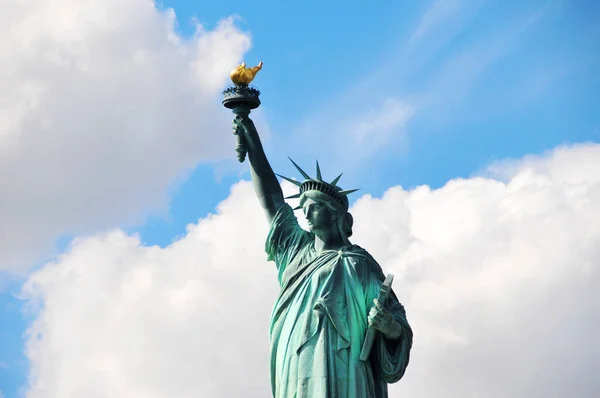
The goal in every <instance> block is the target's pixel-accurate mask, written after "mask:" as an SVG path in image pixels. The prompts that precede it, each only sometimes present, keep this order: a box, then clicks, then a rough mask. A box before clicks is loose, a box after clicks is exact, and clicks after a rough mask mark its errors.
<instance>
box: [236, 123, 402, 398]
mask: <svg viewBox="0 0 600 398" xmlns="http://www.w3.org/2000/svg"><path fill="white" fill-rule="evenodd" d="M236 115H237V117H236V118H235V119H234V121H233V128H234V131H235V133H236V134H237V135H238V137H239V139H240V140H241V142H242V143H243V145H244V148H245V150H246V151H247V154H248V160H249V165H250V172H251V175H252V181H253V184H254V189H255V191H256V194H257V197H258V199H259V203H260V204H261V206H262V207H263V209H264V211H265V214H266V217H267V220H268V222H269V223H270V228H269V233H268V236H267V238H266V243H265V251H266V253H267V259H268V260H269V261H273V262H274V263H275V268H276V271H277V277H278V281H279V285H280V292H279V294H278V296H277V298H276V302H275V306H274V309H273V312H272V316H271V325H270V331H269V333H270V353H271V354H270V363H271V387H272V392H273V396H274V397H276V398H300V397H303V398H381V397H387V396H388V392H387V385H388V384H389V383H394V382H396V381H398V380H400V378H402V376H403V375H404V372H405V370H406V368H407V365H408V362H409V357H410V350H411V347H412V338H413V334H412V330H411V328H410V326H409V324H408V321H407V319H406V313H405V310H404V307H403V306H402V305H401V304H400V302H399V301H398V298H397V296H396V295H395V294H394V292H393V291H389V297H388V296H387V295H386V298H387V299H386V300H385V301H383V300H382V302H380V301H378V297H383V296H380V291H381V290H382V283H383V281H384V279H385V275H384V273H383V271H382V269H381V267H380V266H379V264H378V263H377V262H376V261H375V259H374V258H373V257H372V256H371V255H370V254H369V253H368V252H367V251H366V250H364V249H363V248H361V247H360V246H358V245H356V244H352V243H351V242H350V241H349V237H350V236H351V235H352V225H353V218H352V216H351V215H350V213H348V199H347V196H346V195H348V194H350V193H351V192H354V191H355V190H353V189H351V190H342V189H341V188H340V187H339V186H337V183H338V181H339V179H340V177H341V174H340V176H338V177H337V178H335V179H334V180H333V181H332V182H331V183H327V182H325V181H324V180H323V176H322V172H321V168H320V167H319V164H318V163H317V167H316V177H315V178H314V179H312V178H311V177H310V176H309V175H308V174H307V173H306V172H305V171H304V170H302V169H301V168H300V167H299V166H298V165H297V164H296V163H294V162H293V161H292V163H293V164H294V166H295V167H296V169H297V170H298V171H299V172H300V174H301V175H302V177H303V178H304V181H303V182H299V181H296V180H293V179H291V178H288V177H283V176H280V177H281V178H283V179H286V180H287V181H290V182H291V183H293V184H295V185H296V186H298V187H299V190H300V192H299V193H298V194H295V195H292V196H291V197H290V198H299V199H300V204H301V205H300V207H298V209H301V210H302V214H303V216H304V217H305V218H306V220H307V223H308V225H309V228H308V230H304V229H302V228H301V227H300V225H299V224H298V220H297V218H296V216H295V215H294V212H293V210H292V208H291V207H290V206H289V205H288V204H287V203H286V202H285V200H284V197H283V192H282V191H281V186H280V185H279V181H278V180H277V177H276V174H275V173H274V172H273V170H272V168H271V166H270V164H269V162H268V160H267V157H266V155H265V153H264V150H263V147H262V143H261V142H260V138H259V135H258V132H257V131H256V128H255V126H254V123H253V122H252V120H251V119H250V118H249V117H248V113H246V114H243V113H242V112H236ZM290 160H291V159H290ZM384 288H386V287H385V286H384ZM390 290H391V288H390ZM369 330H370V332H369V333H368V334H369V337H367V338H365V337H366V336H367V332H368V331H369ZM365 340H367V341H370V342H371V343H369V345H370V344H372V348H371V349H369V347H367V348H366V349H365V351H364V352H365V353H369V355H368V356H367V355H364V358H363V360H361V358H360V357H361V351H363V348H364V346H365Z"/></svg>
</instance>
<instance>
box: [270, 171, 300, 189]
mask: <svg viewBox="0 0 600 398" xmlns="http://www.w3.org/2000/svg"><path fill="white" fill-rule="evenodd" d="M275 175H276V176H278V177H281V178H283V179H284V180H286V181H289V182H291V183H292V184H294V185H295V186H297V187H299V186H301V185H302V183H301V182H298V181H296V180H292V179H291V178H287V177H285V176H282V175H281V174H277V173H275Z"/></svg>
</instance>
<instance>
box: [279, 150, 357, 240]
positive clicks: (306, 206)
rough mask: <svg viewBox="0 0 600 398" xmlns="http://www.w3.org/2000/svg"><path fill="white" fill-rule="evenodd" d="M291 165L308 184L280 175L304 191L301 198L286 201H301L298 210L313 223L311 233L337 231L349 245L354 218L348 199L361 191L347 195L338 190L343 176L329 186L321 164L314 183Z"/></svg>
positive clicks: (352, 190) (340, 189)
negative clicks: (338, 183)
mask: <svg viewBox="0 0 600 398" xmlns="http://www.w3.org/2000/svg"><path fill="white" fill-rule="evenodd" d="M290 161H291V162H292V163H293V164H294V166H295V167H296V168H297V169H298V171H299V172H300V174H302V176H303V177H304V178H305V180H304V182H302V183H300V182H298V181H295V180H292V179H290V178H287V177H284V176H281V175H280V177H281V178H283V179H285V180H287V181H290V182H291V183H293V184H295V185H296V186H298V187H299V188H300V192H299V193H298V194H296V195H292V196H289V197H287V198H286V199H292V198H299V199H300V206H298V207H296V208H295V209H294V210H298V209H302V210H303V212H304V215H305V217H306V219H307V221H308V222H309V228H310V230H311V232H314V233H319V232H323V231H327V230H328V231H332V230H337V231H339V233H340V236H341V237H342V238H343V239H344V240H346V241H347V240H348V238H349V237H350V236H352V224H353V219H352V215H351V214H350V213H348V206H349V203H348V197H347V195H348V194H350V193H352V192H355V191H357V189H351V190H347V191H344V190H342V188H340V187H339V186H337V182H338V181H339V179H340V178H341V177H342V175H341V174H340V175H339V176H338V177H337V178H335V179H334V180H333V181H332V182H330V183H327V182H325V181H324V180H323V178H322V176H321V170H320V168H319V162H317V177H316V178H314V179H313V178H311V177H310V176H309V175H308V174H306V173H305V172H304V171H303V170H302V169H301V168H300V167H299V166H298V165H297V164H296V163H294V161H293V160H292V159H290Z"/></svg>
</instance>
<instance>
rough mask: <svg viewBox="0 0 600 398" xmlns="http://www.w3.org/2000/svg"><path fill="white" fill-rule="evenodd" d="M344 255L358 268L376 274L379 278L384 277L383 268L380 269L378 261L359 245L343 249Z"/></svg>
mask: <svg viewBox="0 0 600 398" xmlns="http://www.w3.org/2000/svg"><path fill="white" fill-rule="evenodd" d="M344 255H345V257H346V258H347V259H348V260H349V261H351V262H353V263H355V264H356V265H359V266H360V268H362V269H364V270H368V271H370V272H373V273H375V274H377V277H378V278H380V279H381V278H383V277H384V275H383V270H382V269H381V266H380V265H379V263H378V262H377V261H376V260H375V258H373V256H372V255H371V254H370V253H369V252H368V251H366V250H365V249H363V248H362V247H360V246H359V245H351V246H350V247H348V248H347V250H345V251H344ZM360 268H359V269H360ZM381 280H383V279H381Z"/></svg>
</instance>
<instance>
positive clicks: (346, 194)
mask: <svg viewBox="0 0 600 398" xmlns="http://www.w3.org/2000/svg"><path fill="white" fill-rule="evenodd" d="M359 189H360V188H356V189H348V190H346V191H339V192H338V193H339V194H340V195H344V196H348V195H349V194H351V193H352V192H356V191H358V190H359Z"/></svg>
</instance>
